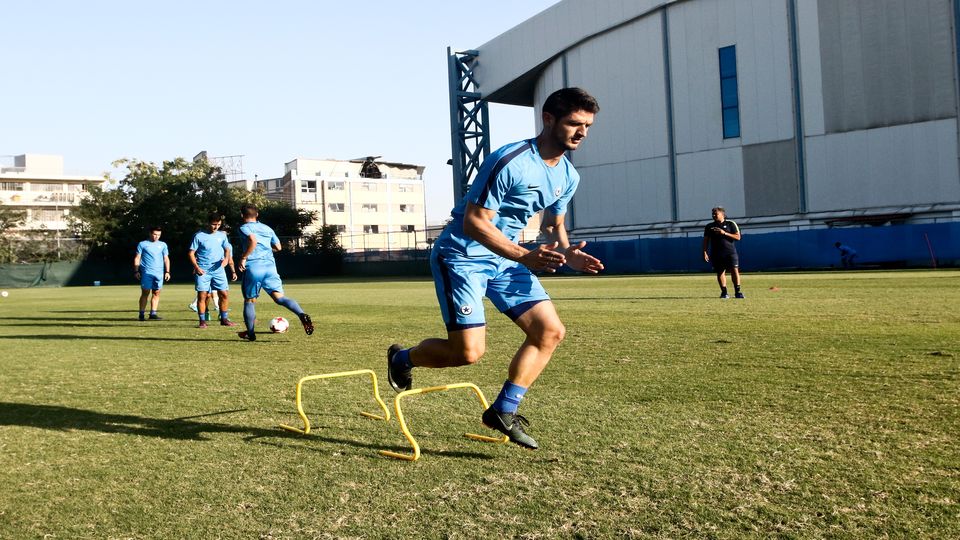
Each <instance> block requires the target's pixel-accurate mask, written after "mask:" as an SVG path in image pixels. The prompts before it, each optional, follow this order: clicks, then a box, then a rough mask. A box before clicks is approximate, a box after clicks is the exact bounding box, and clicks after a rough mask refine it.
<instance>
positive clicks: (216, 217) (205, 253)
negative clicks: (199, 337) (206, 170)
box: [188, 212, 237, 328]
mask: <svg viewBox="0 0 960 540" xmlns="http://www.w3.org/2000/svg"><path fill="white" fill-rule="evenodd" d="M222 224H223V216H221V215H220V214H219V213H217V212H213V213H211V214H210V215H209V216H207V230H205V231H199V232H198V233H197V234H195V235H193V241H192V242H191V243H190V251H189V252H188V256H189V257H190V263H191V264H193V275H194V281H195V283H196V290H197V314H198V315H199V316H200V325H199V328H206V327H207V320H208V319H209V317H208V316H207V309H208V307H209V306H208V305H207V296H208V295H213V294H214V292H213V291H216V295H217V296H218V297H219V299H220V302H219V304H218V305H219V310H220V317H219V318H220V326H236V323H234V322H232V321H231V320H230V318H229V314H230V300H229V298H228V296H227V295H228V293H227V291H228V290H229V289H230V283H229V282H228V281H227V272H226V270H225V269H224V267H225V266H229V267H230V274H231V275H230V279H231V280H232V281H236V280H237V273H236V272H235V271H234V269H233V264H231V263H232V259H233V257H232V254H231V251H232V249H233V248H232V247H230V241H229V240H228V239H227V235H226V234H225V233H224V232H222V231H220V225H222Z"/></svg>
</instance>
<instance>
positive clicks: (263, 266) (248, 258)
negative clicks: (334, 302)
mask: <svg viewBox="0 0 960 540" xmlns="http://www.w3.org/2000/svg"><path fill="white" fill-rule="evenodd" d="M240 213H241V216H242V217H243V225H241V226H240V241H241V242H242V245H243V255H242V256H241V257H240V263H239V268H240V271H241V272H243V322H244V323H245V324H246V326H247V329H246V330H245V331H243V332H240V333H238V334H237V335H239V336H240V337H241V338H242V339H246V340H248V341H256V340H257V334H256V331H255V330H254V324H255V323H256V322H257V308H256V302H257V298H258V297H259V296H260V290H261V289H262V290H265V291H267V294H269V295H270V297H271V298H273V301H274V302H276V303H277V304H280V305H281V306H283V307H285V308H287V309H289V310H290V311H292V312H293V313H295V314H296V315H297V317H299V319H300V322H301V323H302V324H303V330H304V332H306V333H307V335H308V336H309V335H310V334H312V333H313V321H312V320H311V319H310V315H307V314H306V313H304V311H303V309H301V308H300V304H298V303H297V301H296V300H294V299H292V298H287V297H286V296H284V295H283V282H282V281H280V275H279V274H277V262H276V260H274V258H273V252H274V251H280V247H281V246H280V239H279V238H277V233H275V232H273V229H271V228H270V227H268V226H266V225H264V224H263V223H260V222H259V221H257V217H258V216H259V215H260V211H259V210H257V207H256V206H254V205H252V204H245V205H243V207H241V209H240Z"/></svg>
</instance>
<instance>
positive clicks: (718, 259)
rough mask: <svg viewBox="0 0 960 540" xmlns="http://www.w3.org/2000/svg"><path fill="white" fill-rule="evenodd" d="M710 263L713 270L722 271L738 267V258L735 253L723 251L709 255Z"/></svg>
mask: <svg viewBox="0 0 960 540" xmlns="http://www.w3.org/2000/svg"><path fill="white" fill-rule="evenodd" d="M710 264H712V265H713V270H714V271H715V272H723V271H724V270H733V269H734V268H739V267H740V258H739V257H738V256H737V254H736V253H725V254H723V255H716V256H711V257H710Z"/></svg>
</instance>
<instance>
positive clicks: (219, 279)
mask: <svg viewBox="0 0 960 540" xmlns="http://www.w3.org/2000/svg"><path fill="white" fill-rule="evenodd" d="M193 281H194V282H195V283H196V285H197V287H196V290H197V292H201V291H203V292H210V291H227V290H230V281H229V280H228V279H227V271H226V270H225V269H224V268H223V267H222V266H219V265H217V266H216V267H215V268H214V269H213V270H207V271H206V272H205V273H204V274H203V275H202V276H198V275H194V276H193Z"/></svg>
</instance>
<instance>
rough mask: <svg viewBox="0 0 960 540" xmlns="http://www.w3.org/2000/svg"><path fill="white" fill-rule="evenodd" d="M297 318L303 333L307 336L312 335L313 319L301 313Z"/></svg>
mask: <svg viewBox="0 0 960 540" xmlns="http://www.w3.org/2000/svg"><path fill="white" fill-rule="evenodd" d="M298 316H299V317H300V322H301V323H302V324H303V331H304V332H306V333H307V335H308V336H309V335H310V334H312V333H313V319H311V318H310V316H309V315H307V314H306V313H301V314H300V315H298Z"/></svg>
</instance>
